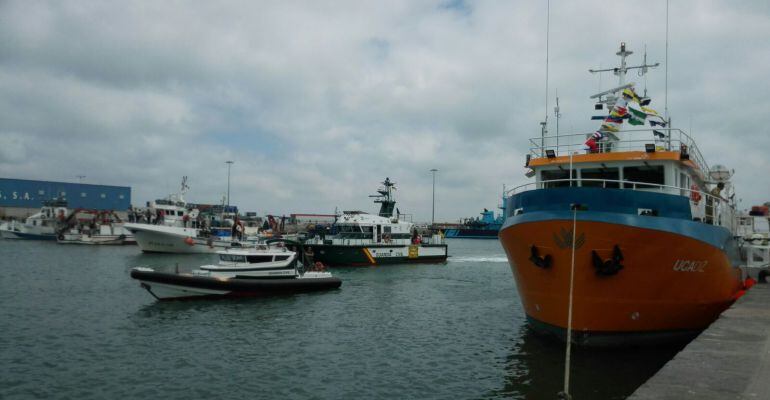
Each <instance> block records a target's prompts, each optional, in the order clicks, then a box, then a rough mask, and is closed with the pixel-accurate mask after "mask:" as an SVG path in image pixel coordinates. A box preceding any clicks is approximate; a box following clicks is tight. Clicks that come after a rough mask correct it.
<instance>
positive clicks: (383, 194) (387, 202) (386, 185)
mask: <svg viewBox="0 0 770 400" xmlns="http://www.w3.org/2000/svg"><path fill="white" fill-rule="evenodd" d="M395 189H396V182H391V180H390V178H385V181H383V182H382V187H381V188H379V189H377V193H378V194H372V195H369V197H374V198H375V199H376V200H374V202H375V203H380V212H379V214H378V215H379V216H381V217H386V218H391V217H393V210H394V209H395V208H396V200H395V199H394V198H393V190H395Z"/></svg>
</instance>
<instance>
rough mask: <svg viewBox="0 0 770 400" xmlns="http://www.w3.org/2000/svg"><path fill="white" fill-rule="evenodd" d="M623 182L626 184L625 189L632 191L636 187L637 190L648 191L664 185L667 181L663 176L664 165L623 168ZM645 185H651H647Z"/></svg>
mask: <svg viewBox="0 0 770 400" xmlns="http://www.w3.org/2000/svg"><path fill="white" fill-rule="evenodd" d="M623 181H625V182H626V183H624V184H623V187H624V188H629V189H632V188H634V186H636V188H637V189H646V188H656V187H658V186H657V185H663V184H664V183H665V181H666V180H665V176H664V175H663V166H662V165H642V166H638V167H625V168H623ZM631 182H636V183H631ZM640 183H641V184H640ZM645 183H648V184H649V185H645Z"/></svg>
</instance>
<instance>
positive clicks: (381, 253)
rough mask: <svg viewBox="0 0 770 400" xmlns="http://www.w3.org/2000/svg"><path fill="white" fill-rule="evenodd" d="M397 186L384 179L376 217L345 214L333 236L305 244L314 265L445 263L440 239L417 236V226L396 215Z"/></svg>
mask: <svg viewBox="0 0 770 400" xmlns="http://www.w3.org/2000/svg"><path fill="white" fill-rule="evenodd" d="M394 189H395V183H394V182H391V180H390V179H389V178H385V181H384V182H382V187H381V188H379V189H378V190H377V194H375V195H372V196H369V197H374V198H375V200H374V202H375V203H379V204H380V212H379V213H378V214H377V215H372V214H368V213H365V212H363V211H344V212H343V213H342V215H339V216H338V217H337V220H336V222H335V223H334V226H333V229H332V232H333V234H331V235H324V234H323V233H321V234H316V235H315V236H313V237H311V238H308V239H307V240H305V242H304V244H303V245H304V247H305V249H306V251H307V252H308V253H310V256H311V257H313V259H314V260H315V262H321V263H323V264H324V265H325V266H332V267H334V266H367V265H381V264H404V263H442V262H445V261H446V259H447V245H446V243H445V242H444V238H443V237H442V236H441V235H438V234H434V235H432V236H430V237H428V238H421V237H420V236H419V235H417V231H416V229H415V227H414V224H413V223H412V222H409V221H404V220H402V219H401V218H400V217H401V215H400V214H399V213H398V212H395V211H396V200H395V198H394V197H393V190H394Z"/></svg>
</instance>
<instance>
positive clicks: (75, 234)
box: [56, 209, 136, 245]
mask: <svg viewBox="0 0 770 400" xmlns="http://www.w3.org/2000/svg"><path fill="white" fill-rule="evenodd" d="M60 225H61V226H62V228H61V229H59V231H58V233H57V235H56V241H57V242H58V243H60V244H85V245H124V244H136V239H134V236H133V235H132V234H131V232H129V231H128V230H127V229H125V228H124V227H123V225H124V224H123V221H122V220H121V219H120V217H118V215H117V214H116V213H115V212H114V211H108V210H88V209H76V210H75V211H73V212H72V213H71V214H70V215H69V216H68V217H67V218H66V219H65V220H64V221H63V223H61V224H60Z"/></svg>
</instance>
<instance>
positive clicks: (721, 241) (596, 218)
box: [503, 210, 733, 251]
mask: <svg viewBox="0 0 770 400" xmlns="http://www.w3.org/2000/svg"><path fill="white" fill-rule="evenodd" d="M577 219H578V221H592V222H605V223H609V224H617V225H627V226H632V227H635V228H643V229H652V230H656V231H662V232H668V233H673V234H677V235H682V236H686V237H689V238H693V239H696V240H699V241H701V242H704V243H707V244H710V245H712V246H714V247H716V248H718V249H721V250H723V251H728V245H729V244H730V243H732V242H733V240H732V239H733V238H732V234H731V233H730V231H728V230H727V229H726V228H723V227H720V226H714V225H709V224H705V223H702V222H697V221H689V220H685V219H679V218H665V217H651V216H641V215H632V214H621V213H612V212H597V211H578V213H577ZM552 220H566V221H572V211H570V210H558V211H536V212H531V213H526V212H525V213H524V214H519V215H516V216H513V217H508V219H507V220H506V221H505V225H503V230H505V229H506V228H509V227H511V226H514V225H519V224H524V223H528V222H541V221H552Z"/></svg>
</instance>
